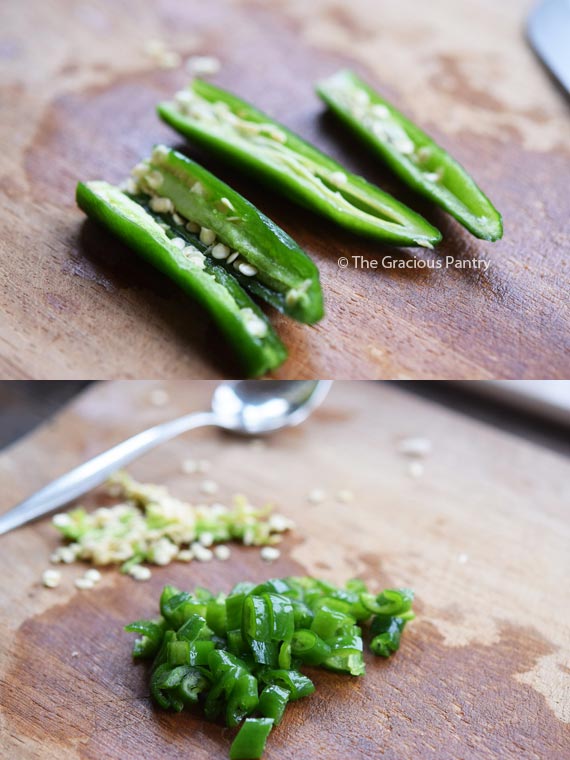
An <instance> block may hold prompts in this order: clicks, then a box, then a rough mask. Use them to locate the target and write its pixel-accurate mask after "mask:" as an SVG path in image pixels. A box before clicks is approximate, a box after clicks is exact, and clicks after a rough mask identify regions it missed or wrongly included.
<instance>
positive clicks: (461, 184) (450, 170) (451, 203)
mask: <svg viewBox="0 0 570 760" xmlns="http://www.w3.org/2000/svg"><path fill="white" fill-rule="evenodd" d="M317 93H318V94H319V96H320V97H321V98H322V100H323V101H324V102H325V103H326V104H327V106H328V107H329V108H330V109H331V111H332V112H333V113H334V114H335V115H336V116H337V117H338V118H339V119H340V120H341V121H342V122H343V123H344V124H345V125H346V126H347V127H348V128H349V129H351V130H352V131H353V132H354V133H355V134H356V135H358V137H360V138H361V139H362V140H363V141H364V142H365V143H367V144H368V145H369V146H370V147H371V148H372V149H373V150H374V152H375V153H376V154H377V155H378V156H380V158H381V159H382V160H383V161H385V163H387V164H388V166H390V168H391V169H392V170H393V171H394V173H395V174H397V175H398V176H399V177H400V178H401V179H402V180H403V181H404V182H406V184H408V185H409V186H410V187H411V188H412V189H413V190H415V191H416V192H418V193H420V194H421V195H423V196H425V197H426V198H429V199H430V200H432V201H434V202H435V203H437V204H438V205H439V206H441V208H443V209H445V211H447V212H448V213H450V214H451V215H452V216H453V217H454V218H455V219H457V221H458V222H460V223H461V224H462V225H463V226H464V227H465V228H466V229H468V230H469V231H470V232H471V233H472V234H473V235H475V237H478V238H481V239H483V240H489V241H496V240H499V239H500V238H502V236H503V222H502V217H501V215H500V213H499V212H498V211H497V209H496V208H495V207H494V206H493V204H492V203H491V201H490V200H489V198H487V196H486V195H485V194H484V193H483V191H482V190H481V189H480V188H479V187H478V186H477V185H476V183H475V181H474V180H473V178H472V177H471V176H470V175H469V174H468V172H467V171H466V170H465V169H464V168H463V167H462V166H461V165H460V164H459V163H457V161H455V160H454V159H453V158H452V157H451V156H450V155H449V153H447V151H445V150H444V149H443V148H442V147H440V146H439V145H438V144H437V143H436V142H434V140H432V139H431V137H429V136H428V135H427V134H426V133H425V132H423V131H422V130H421V129H420V128H419V127H417V126H416V125H415V124H413V123H412V122H411V121H410V120H409V119H407V118H406V117H405V116H404V115H403V114H402V113H400V112H399V111H398V110H397V109H396V108H394V106H393V105H391V104H390V103H389V102H388V101H387V100H385V99H384V98H383V97H382V96H381V95H379V93H378V92H376V90H374V89H373V88H372V87H370V86H369V85H367V84H366V83H365V82H364V81H363V80H362V79H360V77H358V76H357V75H356V74H354V73H353V72H351V71H339V72H338V73H336V74H334V75H333V76H332V77H330V78H329V79H326V80H324V81H323V82H321V83H320V84H318V85H317ZM359 94H360V96H361V97H362V96H364V97H366V98H368V100H369V104H370V106H379V107H380V108H385V109H386V111H387V121H386V122H385V123H392V124H393V125H395V127H396V128H399V129H400V130H403V133H404V136H405V137H407V138H408V139H409V140H410V141H411V143H412V144H413V147H414V151H413V153H407V152H402V151H401V150H398V149H397V148H396V146H395V143H394V140H390V139H388V138H387V137H386V134H385V133H384V132H382V131H378V130H376V131H375V130H374V129H373V128H372V126H371V125H370V124H369V123H365V121H363V118H362V115H361V113H360V112H359V111H358V108H356V110H355V109H354V107H351V105H350V103H351V102H354V98H355V96H356V97H357V98H358V95H359ZM351 98H352V101H351ZM422 149H423V152H424V154H427V157H426V159H425V160H424V161H423V162H418V161H417V160H416V161H414V160H413V159H412V156H416V157H417V156H418V150H419V151H422ZM420 155H421V153H420ZM438 170H440V171H442V172H443V174H442V178H441V180H438V181H435V180H434V179H431V178H430V177H429V175H430V174H434V173H437V172H438Z"/></svg>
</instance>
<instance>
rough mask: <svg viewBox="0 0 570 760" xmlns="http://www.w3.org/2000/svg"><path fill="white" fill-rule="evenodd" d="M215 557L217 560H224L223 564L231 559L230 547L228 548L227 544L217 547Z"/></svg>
mask: <svg viewBox="0 0 570 760" xmlns="http://www.w3.org/2000/svg"><path fill="white" fill-rule="evenodd" d="M214 555H215V557H216V559H220V560H222V562H225V561H226V560H227V559H229V558H230V555H231V551H230V547H229V546H226V545H225V544H220V545H219V546H216V547H215V549H214Z"/></svg>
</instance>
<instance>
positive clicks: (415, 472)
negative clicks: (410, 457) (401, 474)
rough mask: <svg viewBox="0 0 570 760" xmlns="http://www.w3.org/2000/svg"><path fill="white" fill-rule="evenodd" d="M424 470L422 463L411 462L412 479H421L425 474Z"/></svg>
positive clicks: (409, 467)
mask: <svg viewBox="0 0 570 760" xmlns="http://www.w3.org/2000/svg"><path fill="white" fill-rule="evenodd" d="M424 469H425V468H424V466H423V464H422V462H418V461H417V460H415V461H414V462H410V464H409V465H408V473H409V475H410V477H411V478H421V476H422V475H423V474H424Z"/></svg>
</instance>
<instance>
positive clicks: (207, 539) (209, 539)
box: [198, 531, 214, 548]
mask: <svg viewBox="0 0 570 760" xmlns="http://www.w3.org/2000/svg"><path fill="white" fill-rule="evenodd" d="M198 541H199V542H200V543H201V544H202V546H207V547H208V548H209V547H210V546H212V544H213V543H214V534H213V533H210V532H209V531H205V532H204V533H202V534H201V535H200V537H199V539H198Z"/></svg>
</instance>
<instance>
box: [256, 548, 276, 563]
mask: <svg viewBox="0 0 570 760" xmlns="http://www.w3.org/2000/svg"><path fill="white" fill-rule="evenodd" d="M259 555H260V557H261V559H262V560H263V561H264V562H274V561H275V560H276V559H279V557H280V556H281V552H280V551H279V549H276V548H275V547H274V546H264V547H263V549H262V550H261V551H260V552H259Z"/></svg>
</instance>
